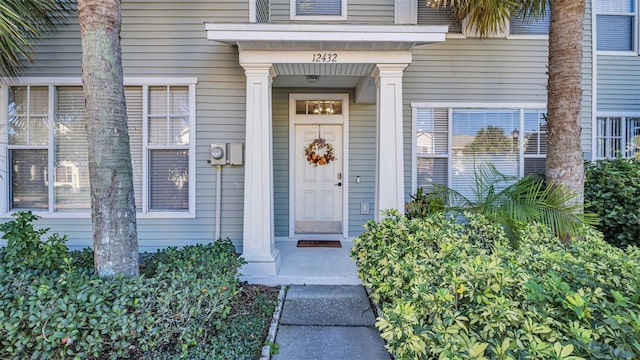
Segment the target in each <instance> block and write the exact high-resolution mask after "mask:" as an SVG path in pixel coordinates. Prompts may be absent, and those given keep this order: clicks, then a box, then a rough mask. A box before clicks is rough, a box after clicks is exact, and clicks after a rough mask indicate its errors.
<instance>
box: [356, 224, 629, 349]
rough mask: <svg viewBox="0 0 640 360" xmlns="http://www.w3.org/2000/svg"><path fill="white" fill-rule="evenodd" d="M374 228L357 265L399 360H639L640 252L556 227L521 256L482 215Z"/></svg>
mask: <svg viewBox="0 0 640 360" xmlns="http://www.w3.org/2000/svg"><path fill="white" fill-rule="evenodd" d="M466 216H467V219H468V222H465V223H458V222H456V221H455V220H453V219H447V218H445V216H444V215H442V214H432V215H429V216H427V217H425V218H422V219H411V220H409V219H407V218H405V217H404V216H400V215H398V214H397V213H394V212H390V213H387V214H386V216H385V217H384V219H383V220H381V221H380V222H379V223H375V222H369V223H368V224H367V225H366V229H365V232H364V233H363V234H362V235H360V236H359V237H358V238H357V239H356V240H355V241H354V245H353V248H352V256H353V257H354V258H355V259H356V261H357V267H358V272H359V276H360V277H361V279H362V281H363V283H364V285H365V286H367V287H369V288H370V289H371V295H372V298H373V300H374V301H375V302H376V303H378V304H379V305H380V306H381V313H380V317H379V318H378V319H377V322H376V327H377V328H378V329H379V330H380V331H381V336H382V337H383V338H384V339H385V341H386V343H387V348H388V349H389V351H390V352H391V353H392V354H393V355H394V356H395V358H396V359H567V360H569V359H571V360H578V359H637V358H639V357H640V250H639V249H638V248H636V247H629V248H628V249H627V250H626V252H625V251H622V250H620V249H618V248H615V247H613V246H611V245H609V244H607V243H605V242H604V241H603V240H602V239H601V235H600V234H599V233H598V232H597V231H595V230H592V229H589V228H584V229H583V230H582V231H580V234H579V235H580V236H579V237H578V238H574V239H573V240H572V241H571V242H570V243H565V242H563V241H560V240H559V239H558V238H557V237H555V236H554V235H553V233H552V232H551V231H550V230H549V229H548V228H546V227H544V226H541V225H538V224H535V223H534V224H529V225H527V226H526V227H524V228H522V229H521V230H520V231H521V233H520V242H519V248H517V249H516V248H514V247H513V246H511V245H510V243H509V240H508V239H507V238H506V237H505V234H504V231H503V228H502V226H500V225H499V224H496V223H493V222H489V221H487V219H486V218H485V217H483V216H482V215H479V214H467V215H466Z"/></svg>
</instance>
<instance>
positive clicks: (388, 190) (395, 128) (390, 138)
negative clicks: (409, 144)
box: [372, 64, 408, 220]
mask: <svg viewBox="0 0 640 360" xmlns="http://www.w3.org/2000/svg"><path fill="white" fill-rule="evenodd" d="M407 65H408V64H377V65H376V70H375V71H374V72H373V74H372V75H373V78H374V79H375V80H376V88H377V93H378V96H377V97H378V104H377V110H378V111H377V123H378V132H377V144H378V147H377V157H376V160H377V161H376V202H375V218H376V220H378V219H379V218H380V211H381V210H387V209H397V210H398V211H399V212H400V213H401V214H403V213H404V149H403V141H402V138H403V118H402V75H403V72H404V69H405V68H406V67H407Z"/></svg>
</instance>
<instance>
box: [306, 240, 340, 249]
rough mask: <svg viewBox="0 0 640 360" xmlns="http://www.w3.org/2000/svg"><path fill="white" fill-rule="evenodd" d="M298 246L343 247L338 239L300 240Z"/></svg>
mask: <svg viewBox="0 0 640 360" xmlns="http://www.w3.org/2000/svg"><path fill="white" fill-rule="evenodd" d="M298 247H329V248H341V247H342V244H340V241H337V240H298Z"/></svg>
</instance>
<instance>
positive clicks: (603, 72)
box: [597, 55, 640, 112]
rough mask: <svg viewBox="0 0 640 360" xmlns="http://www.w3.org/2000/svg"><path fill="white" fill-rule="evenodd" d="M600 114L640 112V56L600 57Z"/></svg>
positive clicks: (598, 88) (598, 91)
mask: <svg viewBox="0 0 640 360" xmlns="http://www.w3.org/2000/svg"><path fill="white" fill-rule="evenodd" d="M597 76H598V77H597V82H598V87H597V99H598V103H597V109H598V111H599V112H603V111H611V112H622V111H629V112H640V56H613V55H598V71H597Z"/></svg>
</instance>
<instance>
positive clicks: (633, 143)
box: [596, 116, 640, 159]
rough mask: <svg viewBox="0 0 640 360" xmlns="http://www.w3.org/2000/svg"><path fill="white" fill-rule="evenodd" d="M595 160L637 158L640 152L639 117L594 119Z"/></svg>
mask: <svg viewBox="0 0 640 360" xmlns="http://www.w3.org/2000/svg"><path fill="white" fill-rule="evenodd" d="M596 131H597V132H596V158H597V159H606V158H613V157H637V156H638V154H639V151H638V150H640V116H636V117H625V116H610V117H598V118H597V119H596Z"/></svg>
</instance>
